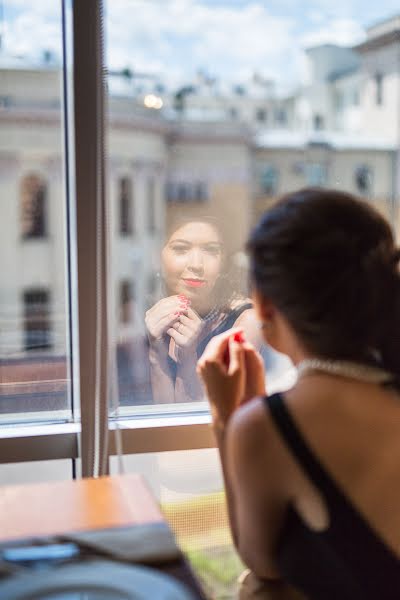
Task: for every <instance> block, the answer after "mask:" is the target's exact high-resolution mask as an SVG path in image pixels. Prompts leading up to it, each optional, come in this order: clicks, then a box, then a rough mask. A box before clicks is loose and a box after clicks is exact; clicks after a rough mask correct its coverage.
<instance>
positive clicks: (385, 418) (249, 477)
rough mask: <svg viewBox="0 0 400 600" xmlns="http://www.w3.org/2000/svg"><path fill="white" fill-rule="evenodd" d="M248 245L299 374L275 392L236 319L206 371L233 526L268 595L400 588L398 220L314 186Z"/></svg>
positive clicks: (271, 217) (380, 592)
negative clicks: (268, 390)
mask: <svg viewBox="0 0 400 600" xmlns="http://www.w3.org/2000/svg"><path fill="white" fill-rule="evenodd" d="M248 250H249V252H250V262H251V277H252V283H253V290H254V291H253V299H254V304H255V310H256V313H257V314H258V317H259V319H260V321H261V323H262V331H263V334H264V338H265V340H266V341H267V342H268V343H269V344H270V345H271V346H272V347H273V348H275V349H277V350H279V351H280V352H284V353H286V354H287V355H289V357H290V358H291V360H292V361H293V363H294V364H295V365H296V366H297V370H298V379H297V383H296V384H295V385H294V387H293V388H292V389H291V390H290V391H289V392H287V393H285V394H274V395H273V396H270V397H265V387H264V385H265V384H264V373H263V365H262V361H261V360H260V357H259V356H258V354H257V352H256V351H255V349H254V348H253V347H252V345H251V344H250V343H248V342H246V341H244V342H243V343H241V341H240V336H238V335H236V336H234V335H232V332H229V331H228V332H225V333H223V334H222V335H220V336H218V338H215V339H214V340H212V342H210V344H209V346H208V347H207V349H206V350H205V352H204V355H203V357H202V358H201V360H200V361H199V365H198V372H199V374H200V375H201V377H202V379H203V381H204V383H205V386H206V389H207V394H208V397H209V400H210V403H211V408H212V414H213V423H214V430H215V433H216V437H217V441H218V445H219V449H220V454H221V459H222V464H223V469H224V476H225V483H226V490H227V498H228V505H229V513H230V522H231V528H232V532H233V537H234V540H235V543H236V546H237V548H238V550H239V553H240V555H241V556H242V558H243V560H244V562H245V563H246V564H247V565H248V566H249V567H250V569H251V570H252V571H253V573H254V574H255V576H257V577H258V578H259V580H263V582H264V583H263V585H262V586H261V584H260V586H259V587H258V592H256V593H255V595H254V596H253V597H257V598H258V597H259V598H261V597H266V598H273V597H277V598H278V597H279V598H292V597H293V598H298V597H306V598H309V599H312V600H336V599H340V600H361V599H362V600H369V599H370V600H372V599H374V600H377V599H379V600H389V599H390V600H391V599H393V600H394V599H395V598H399V597H400V511H399V506H400V478H399V476H398V473H399V469H400V391H399V386H400V332H399V328H400V275H399V268H398V261H399V257H400V251H399V249H398V248H396V247H395V243H394V239H393V235H392V232H391V230H390V227H389V225H388V224H387V222H386V221H385V220H384V219H383V218H382V217H381V216H380V215H379V214H378V213H377V212H376V211H375V210H374V209H373V208H371V207H370V206H368V205H367V204H366V203H364V202H362V201H359V200H357V199H355V198H353V197H352V196H350V195H348V194H345V193H339V192H336V191H328V190H322V189H309V190H302V191H299V192H296V193H293V194H290V195H288V196H286V197H284V198H283V199H282V200H281V201H280V202H279V203H278V204H277V205H276V206H275V207H274V208H272V209H271V210H270V211H269V212H268V213H267V214H265V215H264V216H263V218H262V220H261V221H260V223H259V224H258V226H257V227H256V228H255V230H254V231H253V233H252V235H251V237H250V241H249V243H248ZM233 333H236V334H237V333H238V330H234V331H233ZM239 333H240V330H239ZM235 337H236V338H237V339H239V341H235ZM227 350H228V351H229V356H230V360H229V362H228V363H227V361H226V360H225V357H226V353H227ZM252 577H253V579H252V580H250V581H249V583H248V586H247V589H250V587H251V586H254V585H255V581H256V580H255V577H254V575H253V576H252ZM289 585H290V586H291V587H289ZM255 587H257V585H255ZM253 589H254V587H253ZM262 589H263V590H264V593H265V596H263V595H262V591H261V590H262ZM268 590H269V591H268ZM245 591H246V580H245V585H244V588H243V589H242V595H243V597H246V596H245ZM257 594H258V595H257ZM268 594H269V595H268Z"/></svg>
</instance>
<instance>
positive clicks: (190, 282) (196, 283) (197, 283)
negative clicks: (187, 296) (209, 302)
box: [183, 279, 207, 288]
mask: <svg viewBox="0 0 400 600" xmlns="http://www.w3.org/2000/svg"><path fill="white" fill-rule="evenodd" d="M183 281H184V282H185V284H186V285H187V286H189V287H196V288H199V287H204V286H205V285H206V283H207V282H206V281H204V279H184V280H183Z"/></svg>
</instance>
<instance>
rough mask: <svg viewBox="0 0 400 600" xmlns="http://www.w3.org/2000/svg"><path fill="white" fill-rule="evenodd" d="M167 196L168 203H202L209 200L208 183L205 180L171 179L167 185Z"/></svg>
mask: <svg viewBox="0 0 400 600" xmlns="http://www.w3.org/2000/svg"><path fill="white" fill-rule="evenodd" d="M166 197H167V202H168V203H173V202H178V203H182V204H186V203H202V202H207V201H208V200H209V191H208V186H207V184H206V183H205V182H203V181H195V182H173V181H170V182H168V184H167V186H166Z"/></svg>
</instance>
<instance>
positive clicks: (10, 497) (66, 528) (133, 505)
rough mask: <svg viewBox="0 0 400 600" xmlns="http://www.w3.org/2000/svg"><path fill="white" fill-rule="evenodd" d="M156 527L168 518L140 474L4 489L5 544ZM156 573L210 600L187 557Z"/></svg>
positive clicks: (0, 508) (0, 526)
mask: <svg viewBox="0 0 400 600" xmlns="http://www.w3.org/2000/svg"><path fill="white" fill-rule="evenodd" d="M151 523H165V519H164V517H163V515H162V513H161V511H160V509H159V507H158V504H157V502H156V500H155V499H154V497H153V496H152V494H151V493H150V491H149V489H148V488H147V486H146V484H145V482H144V481H143V479H142V477H141V476H140V475H118V476H112V477H100V478H99V479H79V480H77V481H62V482H52V483H40V484H33V485H32V484H28V485H13V486H4V487H0V543H1V544H2V545H4V543H7V542H8V541H9V540H10V541H11V543H12V541H13V540H16V539H21V540H29V538H43V539H44V538H49V537H50V538H51V536H57V535H60V536H62V535H65V534H68V533H73V532H75V533H76V532H78V531H85V530H90V529H92V530H93V529H110V528H113V527H132V526H133V525H144V524H151ZM155 568H157V569H159V570H160V571H162V572H164V573H166V574H169V575H171V576H173V577H175V578H176V579H178V580H180V581H181V582H183V583H185V584H186V585H188V586H189V588H190V589H191V590H192V593H193V597H194V598H197V599H198V600H204V595H203V593H202V591H201V589H200V586H199V584H198V583H197V581H196V579H195V578H194V576H193V574H192V572H191V569H190V567H189V565H188V563H187V562H186V561H185V559H184V558H183V556H181V558H179V559H177V560H176V561H174V562H173V563H168V564H166V565H163V564H160V565H159V566H158V567H157V566H155Z"/></svg>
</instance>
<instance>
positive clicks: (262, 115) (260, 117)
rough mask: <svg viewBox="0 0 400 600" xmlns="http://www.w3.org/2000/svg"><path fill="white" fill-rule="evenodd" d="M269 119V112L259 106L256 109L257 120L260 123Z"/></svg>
mask: <svg viewBox="0 0 400 600" xmlns="http://www.w3.org/2000/svg"><path fill="white" fill-rule="evenodd" d="M267 119H268V112H267V111H266V110H265V108H257V109H256V121H258V122H259V123H265V122H266V121H267Z"/></svg>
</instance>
